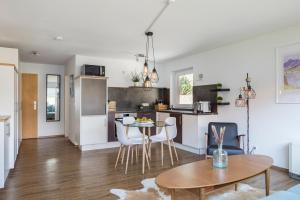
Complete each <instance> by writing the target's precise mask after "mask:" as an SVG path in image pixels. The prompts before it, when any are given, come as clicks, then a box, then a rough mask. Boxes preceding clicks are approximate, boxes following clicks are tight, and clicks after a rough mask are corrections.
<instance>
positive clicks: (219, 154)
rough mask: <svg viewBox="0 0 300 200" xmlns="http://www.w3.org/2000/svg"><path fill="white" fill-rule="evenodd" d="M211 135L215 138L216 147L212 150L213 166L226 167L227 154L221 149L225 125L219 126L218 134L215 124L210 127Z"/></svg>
mask: <svg viewBox="0 0 300 200" xmlns="http://www.w3.org/2000/svg"><path fill="white" fill-rule="evenodd" d="M211 129H212V132H213V136H214V138H215V141H216V144H217V145H218V149H216V150H214V152H213V167H215V168H226V167H227V166H228V154H227V152H226V151H224V150H223V148H222V146H223V140H224V134H225V129H226V127H221V128H220V134H218V132H217V129H216V127H215V126H212V127H211Z"/></svg>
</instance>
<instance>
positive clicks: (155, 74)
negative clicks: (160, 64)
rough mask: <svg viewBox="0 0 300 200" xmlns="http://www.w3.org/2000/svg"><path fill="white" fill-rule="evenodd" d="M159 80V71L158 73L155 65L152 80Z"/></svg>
mask: <svg viewBox="0 0 300 200" xmlns="http://www.w3.org/2000/svg"><path fill="white" fill-rule="evenodd" d="M158 80H159V78H158V73H157V71H156V69H155V67H154V68H153V70H152V73H151V81H152V82H153V83H157V82H158Z"/></svg>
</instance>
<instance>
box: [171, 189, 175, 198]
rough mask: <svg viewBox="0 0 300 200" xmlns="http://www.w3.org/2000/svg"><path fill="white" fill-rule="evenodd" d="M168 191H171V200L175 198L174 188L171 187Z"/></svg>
mask: <svg viewBox="0 0 300 200" xmlns="http://www.w3.org/2000/svg"><path fill="white" fill-rule="evenodd" d="M170 192H171V200H175V199H176V198H175V189H171V190H170Z"/></svg>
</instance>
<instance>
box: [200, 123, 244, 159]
mask: <svg viewBox="0 0 300 200" xmlns="http://www.w3.org/2000/svg"><path fill="white" fill-rule="evenodd" d="M212 126H215V127H216V130H217V131H219V130H220V128H221V127H226V129H225V134H224V140H223V146H222V148H223V150H224V151H226V152H227V153H228V155H240V154H244V142H243V145H242V146H243V148H241V147H240V146H241V142H242V139H243V137H244V136H245V135H239V134H238V126H237V124H236V123H228V122H210V123H209V124H208V133H206V134H205V138H206V158H207V157H210V156H212V155H213V152H214V150H216V149H218V145H217V144H216V142H215V138H214V135H213V131H212Z"/></svg>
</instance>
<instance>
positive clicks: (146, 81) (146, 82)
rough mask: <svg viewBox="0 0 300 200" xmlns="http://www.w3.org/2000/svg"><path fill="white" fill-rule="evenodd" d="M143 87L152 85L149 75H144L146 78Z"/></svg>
mask: <svg viewBox="0 0 300 200" xmlns="http://www.w3.org/2000/svg"><path fill="white" fill-rule="evenodd" d="M144 87H152V84H151V81H150V78H149V76H146V78H145V81H144Z"/></svg>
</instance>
